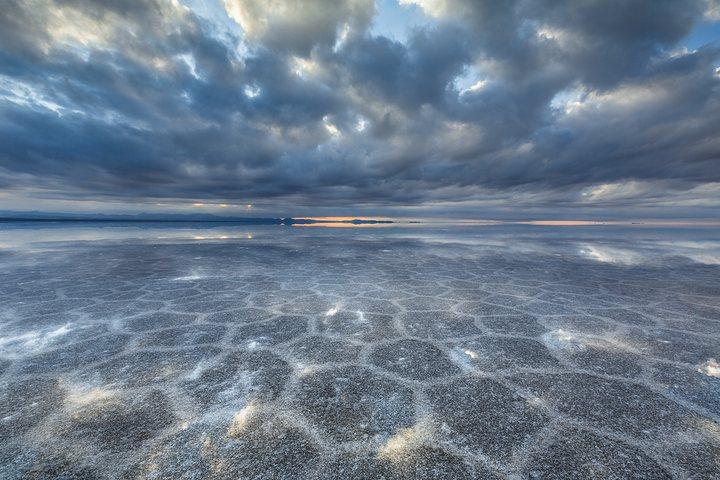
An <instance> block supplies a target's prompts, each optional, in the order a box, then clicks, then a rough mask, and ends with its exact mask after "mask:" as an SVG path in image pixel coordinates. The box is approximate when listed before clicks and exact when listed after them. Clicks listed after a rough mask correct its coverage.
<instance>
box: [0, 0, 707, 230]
mask: <svg viewBox="0 0 720 480" xmlns="http://www.w3.org/2000/svg"><path fill="white" fill-rule="evenodd" d="M719 67H720V0H685V1H680V0H647V1H644V0H624V1H620V0H570V1H560V0H533V1H530V0H508V1H503V2H498V1H492V0H487V1H485V0H398V1H396V0H377V1H374V2H373V1H372V0H333V1H324V0H208V1H201V0H167V1H164V0H53V1H50V0H5V1H4V2H3V7H2V8H1V9H0V210H14V211H30V210H41V211H73V212H75V211H81V212H102V213H131V212H202V213H221V214H232V215H252V216H265V215H269V216H307V215H323V216H327V215H350V216H353V215H357V216H412V217H454V218H477V219H479V218H508V219H518V218H554V219H558V218H576V219H583V218H588V219H613V218H717V216H718V215H717V212H718V211H720V68H719Z"/></svg>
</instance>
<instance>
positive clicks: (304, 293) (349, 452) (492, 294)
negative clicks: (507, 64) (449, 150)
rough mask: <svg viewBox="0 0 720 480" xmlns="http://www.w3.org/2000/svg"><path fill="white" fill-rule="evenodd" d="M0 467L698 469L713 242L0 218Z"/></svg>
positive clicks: (716, 254) (677, 237)
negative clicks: (3, 221) (30, 221)
mask: <svg viewBox="0 0 720 480" xmlns="http://www.w3.org/2000/svg"><path fill="white" fill-rule="evenodd" d="M0 293H1V295H0V478H3V479H5V478H23V477H30V478H173V479H174V478H443V477H444V478H505V477H512V478H526V477H529V478H591V477H599V478H671V477H675V478H687V477H690V476H694V478H713V477H715V478H717V477H718V476H720V423H719V420H720V365H718V361H720V230H718V229H712V228H651V227H647V226H632V227H618V226H588V227H577V226H576V227H540V226H519V225H499V226H474V227H468V226H464V227H459V226H458V227H443V228H428V227H423V226H404V227H399V226H387V227H381V228H368V229H362V228H360V229H337V228H332V229H329V228H309V227H282V226H264V227H263V226H253V227H247V226H246V227H235V226H230V225H213V226H209V225H206V224H199V225H192V224H182V225H156V224H141V225H133V224H126V225H119V224H118V225H95V224H68V223H59V224H3V225H0Z"/></svg>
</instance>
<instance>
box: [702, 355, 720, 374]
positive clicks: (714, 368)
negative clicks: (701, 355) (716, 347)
mask: <svg viewBox="0 0 720 480" xmlns="http://www.w3.org/2000/svg"><path fill="white" fill-rule="evenodd" d="M698 372H700V373H702V374H704V375H707V376H708V377H715V378H720V364H718V362H717V360H715V359H714V358H711V359H709V360H708V361H707V362H705V363H703V364H702V365H700V368H698Z"/></svg>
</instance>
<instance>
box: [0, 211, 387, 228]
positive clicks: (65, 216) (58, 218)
mask: <svg viewBox="0 0 720 480" xmlns="http://www.w3.org/2000/svg"><path fill="white" fill-rule="evenodd" d="M20 221H24V222H217V223H236V224H245V225H299V224H313V223H352V224H356V225H360V224H374V223H393V222H392V221H391V220H372V219H347V220H327V219H318V220H315V219H312V218H290V217H287V218H273V217H234V216H223V215H212V214H209V213H187V214H186V213H137V214H98V213H67V212H60V213H58V212H36V211H34V212H15V211H8V210H5V211H3V210H0V222H20Z"/></svg>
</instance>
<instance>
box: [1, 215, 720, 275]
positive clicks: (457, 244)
mask: <svg viewBox="0 0 720 480" xmlns="http://www.w3.org/2000/svg"><path fill="white" fill-rule="evenodd" d="M338 225H344V226H347V225H349V224H328V225H327V227H328V228H326V227H324V226H323V225H322V224H314V225H313V226H314V227H316V228H312V229H304V228H302V229H301V228H290V227H288V226H282V225H232V224H223V223H218V224H214V223H177V224H175V223H113V224H108V223H87V222H83V223H68V222H58V223H45V222H43V223H36V222H8V223H4V224H2V225H1V227H2V228H1V229H0V251H3V250H5V251H11V250H43V249H51V248H53V247H55V246H57V245H58V244H63V243H82V242H125V241H144V242H151V243H191V242H203V243H213V242H215V243H231V242H247V241H249V240H252V241H253V243H261V244H262V243H265V244H268V245H272V244H298V245H299V244H300V243H301V242H304V241H310V242H312V239H321V238H325V239H327V238H328V237H329V238H332V239H336V240H339V241H344V240H347V241H378V240H379V241H393V242H398V241H407V242H419V243H422V244H425V245H426V246H427V245H429V246H436V247H438V254H441V255H460V256H462V255H470V254H471V255H484V254H485V255H486V254H497V253H514V254H523V255H550V256H558V255H561V256H564V257H577V258H578V259H581V260H585V261H591V262H597V263H605V264H615V265H625V266H636V265H645V264H658V263H660V262H664V261H667V260H668V259H671V258H674V259H684V260H686V261H691V262H695V263H702V264H707V265H717V264H720V227H714V226H687V225H683V226H659V227H658V226H647V225H609V224H607V225H597V224H592V225H590V224H585V223H582V222H574V224H572V225H570V224H568V223H567V222H563V223H562V224H559V225H548V224H547V222H546V223H543V224H537V222H535V223H534V224H497V223H478V224H466V223H460V224H456V225H448V224H429V225H428V224H421V223H418V224H408V223H405V224H402V225H400V224H370V225H356V227H358V228H336V227H337V226H338ZM378 225H380V226H382V227H383V228H367V227H368V226H370V227H372V226H378Z"/></svg>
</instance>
